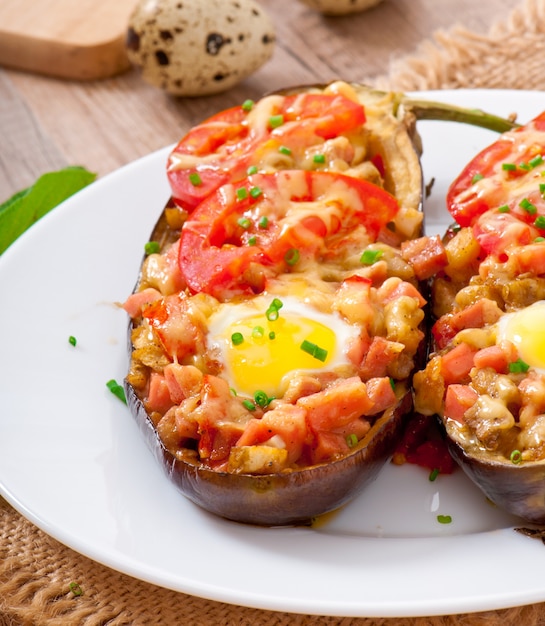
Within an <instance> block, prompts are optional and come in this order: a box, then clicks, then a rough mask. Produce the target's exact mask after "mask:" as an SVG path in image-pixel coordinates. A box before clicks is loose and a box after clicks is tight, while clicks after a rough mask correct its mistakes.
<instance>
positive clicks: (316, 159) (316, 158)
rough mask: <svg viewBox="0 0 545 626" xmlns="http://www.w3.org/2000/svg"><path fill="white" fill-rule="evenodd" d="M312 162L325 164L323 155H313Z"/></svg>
mask: <svg viewBox="0 0 545 626" xmlns="http://www.w3.org/2000/svg"><path fill="white" fill-rule="evenodd" d="M312 160H313V161H314V163H325V154H315V155H314V156H313V157H312Z"/></svg>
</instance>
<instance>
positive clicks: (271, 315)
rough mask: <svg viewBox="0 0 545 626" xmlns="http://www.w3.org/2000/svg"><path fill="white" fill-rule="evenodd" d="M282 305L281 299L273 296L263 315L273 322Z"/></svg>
mask: <svg viewBox="0 0 545 626" xmlns="http://www.w3.org/2000/svg"><path fill="white" fill-rule="evenodd" d="M283 306H284V303H283V302H282V300H279V299H278V298H274V299H273V301H272V302H271V303H270V304H269V308H268V309H267V310H266V311H265V315H266V317H267V319H268V320H269V322H274V321H275V320H277V319H278V316H279V315H280V314H279V312H278V311H280V309H281V308H282V307H283Z"/></svg>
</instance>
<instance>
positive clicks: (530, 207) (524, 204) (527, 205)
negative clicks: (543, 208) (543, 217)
mask: <svg viewBox="0 0 545 626" xmlns="http://www.w3.org/2000/svg"><path fill="white" fill-rule="evenodd" d="M519 207H520V208H521V209H524V210H525V211H526V212H527V213H529V214H530V215H534V214H535V213H537V209H536V207H535V205H534V204H532V203H531V202H530V200H528V198H523V199H522V200H521V201H520V202H519Z"/></svg>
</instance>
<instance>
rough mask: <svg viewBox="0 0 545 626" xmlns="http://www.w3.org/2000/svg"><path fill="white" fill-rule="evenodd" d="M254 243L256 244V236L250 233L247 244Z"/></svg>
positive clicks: (251, 244)
mask: <svg viewBox="0 0 545 626" xmlns="http://www.w3.org/2000/svg"><path fill="white" fill-rule="evenodd" d="M256 244H257V237H256V236H255V235H252V236H251V237H249V239H248V245H249V246H255V245H256Z"/></svg>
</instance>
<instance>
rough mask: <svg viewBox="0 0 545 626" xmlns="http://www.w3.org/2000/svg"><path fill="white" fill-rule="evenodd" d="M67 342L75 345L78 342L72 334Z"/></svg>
mask: <svg viewBox="0 0 545 626" xmlns="http://www.w3.org/2000/svg"><path fill="white" fill-rule="evenodd" d="M68 343H69V344H70V345H71V346H75V345H76V344H77V343H78V340H77V339H76V338H75V337H74V335H70V337H68Z"/></svg>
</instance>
